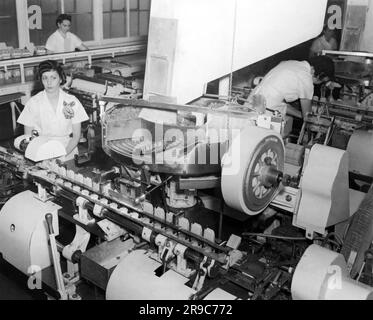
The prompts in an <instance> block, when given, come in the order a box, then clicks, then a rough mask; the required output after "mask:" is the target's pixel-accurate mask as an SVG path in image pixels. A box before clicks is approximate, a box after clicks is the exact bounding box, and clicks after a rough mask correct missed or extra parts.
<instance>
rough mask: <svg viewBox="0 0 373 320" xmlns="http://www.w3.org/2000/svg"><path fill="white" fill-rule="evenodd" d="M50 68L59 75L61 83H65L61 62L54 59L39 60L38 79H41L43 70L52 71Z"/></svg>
mask: <svg viewBox="0 0 373 320" xmlns="http://www.w3.org/2000/svg"><path fill="white" fill-rule="evenodd" d="M52 70H54V71H56V72H57V73H58V75H59V76H60V79H61V85H63V84H65V83H66V75H65V72H64V71H63V69H62V64H61V63H59V62H57V61H54V60H45V61H42V62H40V64H39V67H38V74H39V79H40V80H41V77H42V75H43V73H44V72H47V71H52Z"/></svg>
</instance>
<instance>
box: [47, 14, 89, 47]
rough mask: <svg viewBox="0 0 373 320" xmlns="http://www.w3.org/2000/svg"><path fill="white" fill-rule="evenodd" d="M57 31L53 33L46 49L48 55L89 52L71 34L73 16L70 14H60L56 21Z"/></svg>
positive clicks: (77, 38) (80, 41)
mask: <svg viewBox="0 0 373 320" xmlns="http://www.w3.org/2000/svg"><path fill="white" fill-rule="evenodd" d="M56 25H57V28H58V29H57V30H56V31H55V32H54V33H52V34H51V35H50V36H49V38H48V39H47V42H46V44H45V47H46V49H47V51H48V53H61V52H71V51H75V50H76V49H78V50H88V47H87V46H85V45H84V43H83V42H82V40H80V39H79V37H77V36H76V35H75V34H73V33H71V32H70V31H69V30H70V27H71V16H70V15H68V14H60V15H59V16H58V17H57V20H56Z"/></svg>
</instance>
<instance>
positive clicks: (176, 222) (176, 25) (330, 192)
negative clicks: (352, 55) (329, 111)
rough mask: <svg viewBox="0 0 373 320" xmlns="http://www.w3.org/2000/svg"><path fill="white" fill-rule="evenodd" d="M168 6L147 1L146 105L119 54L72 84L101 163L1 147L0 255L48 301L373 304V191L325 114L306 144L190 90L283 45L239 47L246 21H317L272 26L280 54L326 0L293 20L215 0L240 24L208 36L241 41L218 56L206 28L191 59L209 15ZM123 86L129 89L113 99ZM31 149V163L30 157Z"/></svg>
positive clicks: (251, 110)
mask: <svg viewBox="0 0 373 320" xmlns="http://www.w3.org/2000/svg"><path fill="white" fill-rule="evenodd" d="M288 2H289V3H292V4H293V5H294V6H298V5H299V1H295V0H294V1H288ZM175 3H176V2H174V1H171V0H170V1H167V5H168V6H173V5H175V6H176V8H175V10H164V8H165V6H164V1H162V3H161V1H156V0H154V1H152V10H151V12H152V14H153V16H152V17H151V20H150V27H149V28H150V29H149V44H148V52H147V58H146V71H145V82H144V97H145V100H143V99H138V98H140V97H139V95H137V94H138V93H139V91H136V90H137V88H138V87H136V86H135V87H136V88H134V87H133V84H134V83H137V82H136V81H135V80H134V79H133V78H132V79H126V78H125V79H123V72H125V71H126V70H127V69H126V68H125V67H124V66H123V64H121V62H120V61H115V62H113V61H111V62H110V63H109V64H105V65H102V64H101V63H100V64H97V65H96V69H97V70H99V71H100V72H102V73H101V74H100V76H99V77H94V78H93V77H91V78H90V77H89V75H88V76H87V75H84V76H82V75H79V76H76V77H75V78H74V77H73V82H72V85H71V86H70V90H71V93H74V94H76V95H77V96H79V97H80V98H81V99H82V101H84V104H85V107H86V109H87V110H88V111H89V110H90V108H91V111H92V112H90V124H92V125H97V127H98V128H99V131H100V132H99V135H95V136H96V137H99V139H96V141H97V140H99V147H100V150H102V151H101V154H100V161H97V159H96V160H95V159H94V157H92V160H93V161H91V162H89V163H88V162H85V166H80V165H79V164H81V163H79V162H77V161H75V162H74V161H70V162H69V161H68V162H65V163H63V162H61V161H60V160H58V158H56V157H57V156H56V155H55V154H54V153H53V152H52V151H53V150H52V148H47V147H45V144H46V143H48V141H46V142H45V143H43V141H42V140H40V139H38V138H34V139H32V141H31V142H30V143H29V144H28V146H27V148H26V150H25V152H24V153H23V152H21V151H20V150H17V149H14V148H10V147H9V148H4V147H1V148H0V168H1V170H2V172H7V176H4V177H11V179H7V180H6V181H7V185H8V186H9V187H8V189H7V190H10V191H11V193H7V194H5V196H6V197H7V198H6V200H7V201H4V203H5V204H4V205H3V206H2V209H1V211H0V253H1V255H2V258H3V259H4V260H6V261H7V262H8V263H10V264H11V265H12V266H14V267H15V268H17V269H18V270H20V271H21V272H22V273H23V274H25V275H26V276H27V277H29V281H28V284H29V287H30V288H31V289H34V288H38V289H41V290H42V291H43V292H45V293H46V294H47V295H48V297H52V298H56V299H71V300H78V299H90V298H92V295H91V296H89V294H87V292H94V293H95V295H94V298H96V299H104V298H106V299H125V300H131V299H140V300H150V299H153V300H154V299H156V300H162V299H164V300H174V299H178V300H202V299H205V300H209V299H215V300H233V299H240V300H271V299H277V300H288V299H372V298H373V286H372V278H373V276H372V254H371V243H372V240H373V238H371V235H370V233H369V230H371V229H370V228H369V227H370V226H371V225H370V223H371V222H372V221H373V219H372V218H371V211H372V210H371V197H372V189H370V190H369V191H368V193H367V194H365V193H362V192H358V191H355V190H351V189H350V188H349V154H348V152H347V151H345V150H343V149H339V148H334V147H332V146H330V144H329V143H328V142H330V140H331V138H330V137H331V136H332V133H333V131H332V129H330V130H329V128H333V125H334V124H335V123H338V122H336V119H334V118H333V117H332V116H330V115H329V116H328V115H326V116H325V115H323V116H322V115H321V114H320V115H319V114H317V113H315V114H313V115H310V119H309V124H310V126H309V127H308V128H307V129H309V130H308V131H309V132H310V133H312V134H316V137H315V139H313V141H312V142H313V143H311V144H306V145H305V144H303V143H301V142H302V141H303V138H302V139H300V143H294V142H292V141H289V139H287V134H286V132H287V127H286V123H287V121H286V119H285V118H284V115H283V114H278V113H272V112H262V110H258V109H257V108H256V107H255V106H250V105H249V106H247V105H245V106H242V105H239V104H237V103H235V101H232V100H231V99H211V98H206V97H201V96H202V91H203V88H202V86H201V83H204V84H205V83H207V82H208V81H211V80H213V79H215V78H219V77H224V76H226V74H227V73H228V72H230V71H234V70H233V69H235V70H236V69H238V68H240V67H242V65H243V64H244V62H245V60H244V59H247V57H248V56H250V57H251V60H250V61H246V62H247V63H248V64H250V63H253V62H255V61H257V60H259V59H261V58H264V57H267V56H269V55H271V54H274V53H276V52H279V51H281V50H283V49H285V48H284V47H283V45H282V44H279V43H277V42H276V41H273V46H272V47H271V50H273V51H274V52H272V51H271V52H269V51H268V50H267V47H266V48H262V47H261V46H257V45H255V46H253V47H251V46H250V45H251V44H252V43H251V44H250V45H249V46H246V44H247V37H246V36H245V37H244V41H243V39H241V37H240V35H242V34H245V35H246V33H244V32H243V31H245V30H253V28H252V25H246V24H245V23H246V22H247V21H250V23H252V22H253V21H254V22H253V23H255V21H256V20H255V17H256V15H257V12H261V10H264V9H265V10H273V12H272V11H271V12H267V11H266V14H267V15H268V16H273V18H276V17H277V18H278V19H280V20H279V21H281V23H279V24H278V26H277V25H276V24H275V23H274V25H275V26H277V27H279V28H280V27H281V28H285V24H284V23H282V22H283V21H285V20H287V21H292V23H294V26H295V27H297V26H302V25H304V19H306V18H307V19H308V18H309V19H313V20H312V21H318V22H320V28H318V27H317V28H314V30H310V31H309V30H306V31H305V32H308V31H309V33H307V34H304V35H302V37H300V38H299V37H298V38H295V36H291V35H293V33H291V32H287V29H286V28H285V29H284V30H282V31H283V37H282V38H283V39H282V40H284V41H283V42H282V43H285V44H284V46H288V47H289V46H291V45H295V44H297V43H299V42H300V41H304V40H305V39H306V38H307V39H308V38H311V37H312V36H316V35H317V34H318V32H320V31H321V26H322V19H323V17H324V16H323V14H324V12H325V7H326V1H323V0H320V1H314V0H312V1H308V0H305V1H303V2H302V6H301V7H297V8H298V10H295V11H297V16H294V17H290V16H287V15H291V13H289V12H288V11H289V10H286V12H283V11H281V13H283V14H279V10H283V5H282V4H279V2H278V1H277V0H274V1H271V6H268V3H266V4H265V5H263V6H264V7H261V6H262V4H259V2H258V4H257V6H255V7H252V6H253V5H252V2H248V1H241V0H237V1H235V6H232V5H231V2H230V1H225V0H219V5H216V6H214V9H212V10H211V18H212V20H211V21H212V22H216V21H219V19H216V17H220V15H219V14H221V12H220V10H221V11H223V12H224V14H225V17H226V20H227V23H226V24H225V25H224V30H225V29H227V28H228V27H227V26H230V24H229V23H228V22H229V21H231V22H234V23H235V24H236V25H235V26H233V23H232V28H233V29H234V30H235V32H232V33H229V32H227V33H222V37H221V39H220V38H219V39H218V40H219V41H218V40H217V41H216V42H214V45H217V44H218V43H220V40H221V42H222V43H224V45H226V43H232V41H236V40H237V42H236V43H235V46H234V47H235V48H238V49H240V50H237V52H238V53H237V52H233V53H232V52H231V50H225V49H226V47H223V49H222V50H221V56H219V59H216V60H215V57H216V56H217V55H212V54H211V52H210V50H211V49H214V48H213V47H212V45H211V42H209V41H206V39H208V37H207V36H206V34H204V33H196V35H195V37H193V43H195V41H197V42H198V40H199V37H201V39H203V41H201V46H202V47H201V48H202V49H201V48H198V50H197V51H198V54H196V52H195V51H194V50H193V49H195V46H194V45H193V46H190V43H188V41H190V40H191V37H187V36H183V32H190V28H184V26H185V25H188V22H190V18H191V17H193V19H194V20H193V22H194V23H193V27H198V25H199V24H202V23H203V25H206V20H205V19H206V15H201V18H199V17H195V14H194V13H195V9H196V8H193V10H192V11H189V10H188V8H190V7H189V6H188V5H187V0H180V1H178V2H177V4H175ZM201 3H202V4H201ZM203 3H205V1H201V2H198V5H197V3H196V4H195V5H196V6H200V5H201V6H203ZM214 3H215V2H214ZM180 4H181V5H182V6H181V8H182V10H180V7H178V5H180ZM183 4H184V6H183ZM272 5H273V8H272ZM303 6H304V7H303ZM199 8H201V10H202V9H204V7H199ZM209 8H210V9H211V7H209ZM269 8H270V9H269ZM244 9H245V10H244ZM248 9H250V10H248ZM190 13H193V14H190ZM248 13H249V14H250V15H251V16H250V19H247V18H248V17H247V16H246V15H247V14H248ZM157 14H158V15H157ZM167 14H170V15H171V17H168V16H167ZM228 14H232V15H231V16H228ZM172 15H175V16H172ZM258 16H259V15H258ZM233 18H234V19H233ZM190 25H191V24H190V23H189V26H190ZM219 26H220V25H216V27H217V28H218V30H220V29H219V28H220V27H219ZM228 29H229V28H228ZM299 29H304V28H299ZM310 29H312V28H311V27H310ZM211 30H214V31H215V29H214V28H211ZM255 30H264V31H263V32H266V31H267V30H269V28H259V27H258V28H256V29H255ZM159 33H161V34H162V37H161V36H160V34H159ZM165 33H168V35H169V36H166V35H165ZM232 34H233V35H236V36H233V39H232V38H231V36H232ZM178 37H179V38H178ZM227 37H228V39H227ZM161 38H162V39H163V38H164V39H166V40H164V41H165V42H166V43H165V44H163V43H162V42H160V41H159V39H161ZM279 38H281V37H279ZM251 41H252V42H254V43H255V41H257V38H255V37H254V36H253V37H252V39H251ZM254 47H255V48H254ZM228 49H230V48H228ZM254 49H255V50H254ZM266 50H267V51H266ZM248 52H250V53H251V55H249V54H247V53H248ZM206 57H207V58H206ZM227 57H229V58H227ZM205 58H206V59H205ZM233 58H236V59H233ZM183 59H184V60H183ZM182 60H183V61H184V62H185V63H186V65H183V64H182V63H180V62H181V61H182ZM232 60H233V63H232ZM222 61H228V62H227V63H222ZM229 62H230V63H229ZM189 63H190V65H189ZM202 64H203V66H204V68H203V72H202V70H201V72H199V73H198V74H197V75H196V77H195V79H193V80H194V81H185V77H186V75H188V73H189V72H194V73H195V70H196V69H195V68H192V66H193V65H197V66H199V68H200V67H201V65H202ZM119 65H120V66H121V69H120V70H119V69H117V68H119ZM110 68H112V69H110ZM186 68H187V69H188V70H186ZM109 69H110V70H111V71H110V73H106V72H105V71H106V70H109ZM115 70H118V72H116V71H115ZM113 71H114V72H113ZM116 73H117V74H116ZM117 77H121V78H117ZM223 82H224V81H223ZM127 85H128V86H132V90H135V91H136V92H135V91H131V92H127V93H128V94H127V96H126V94H121V93H123V91H126V90H124V88H127V90H129V87H127ZM118 88H119V89H118ZM117 89H118V90H117ZM129 91H130V90H129ZM118 93H119V94H118ZM128 95H132V96H131V97H130V98H129V97H128ZM191 101H192V102H191ZM187 102H188V103H187ZM318 125H321V126H323V130H322V131H321V130H320V132H317V131H318V129H317V126H318ZM306 131H307V130H306V128H305V129H304V135H306V133H307V132H306ZM318 133H320V135H319V136H317V134H318ZM316 138H317V139H316ZM30 146H33V148H34V147H35V150H32V151H36V154H41V152H40V153H38V152H37V151H40V150H42V151H43V152H42V157H41V155H40V158H37V159H36V158H33V157H31V156H30V154H34V153H35V152H31V149H30V150H29V151H28V148H30ZM95 151H96V153H97V150H95ZM48 152H50V154H49V156H48ZM35 160H37V161H35ZM4 181H5V180H4ZM16 187H17V189H16ZM20 187H21V189H20ZM25 203H27V214H25V205H24V204H25ZM355 213H356V214H355ZM351 217H353V218H351ZM361 226H364V227H361ZM365 226H367V227H366V228H365ZM356 235H357V236H356ZM372 237H373V235H372ZM87 289H88V290H87Z"/></svg>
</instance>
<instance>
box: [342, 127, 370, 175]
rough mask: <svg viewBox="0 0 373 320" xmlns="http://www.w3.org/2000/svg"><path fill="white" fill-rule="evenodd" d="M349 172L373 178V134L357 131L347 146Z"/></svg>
mask: <svg viewBox="0 0 373 320" xmlns="http://www.w3.org/2000/svg"><path fill="white" fill-rule="evenodd" d="M347 152H348V155H349V158H350V166H349V170H350V171H352V172H355V173H358V174H362V175H366V176H369V177H373V132H371V131H365V130H356V131H355V132H354V133H353V135H352V136H351V138H350V141H349V143H348V145H347Z"/></svg>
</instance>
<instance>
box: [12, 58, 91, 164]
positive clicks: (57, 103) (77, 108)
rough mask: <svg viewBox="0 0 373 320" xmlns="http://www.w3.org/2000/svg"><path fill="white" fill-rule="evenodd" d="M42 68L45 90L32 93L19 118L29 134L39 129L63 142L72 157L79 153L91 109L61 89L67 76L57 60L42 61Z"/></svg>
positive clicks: (68, 156)
mask: <svg viewBox="0 0 373 320" xmlns="http://www.w3.org/2000/svg"><path fill="white" fill-rule="evenodd" d="M38 71H39V78H40V80H41V82H42V83H43V86H44V90H43V91H41V92H39V93H38V94H36V95H35V96H33V97H31V99H30V100H29V101H28V102H27V103H26V105H25V108H24V109H23V111H22V113H21V115H20V116H19V118H18V120H17V122H18V123H20V124H23V125H24V129H25V134H26V135H31V134H32V131H33V130H36V131H37V132H38V134H39V136H46V137H48V138H51V139H54V140H58V141H60V142H62V144H63V145H64V146H65V148H66V156H65V161H67V160H71V159H73V158H74V155H75V154H77V153H78V148H77V145H78V142H79V139H80V134H81V123H82V122H84V121H86V120H88V116H87V113H86V112H85V110H84V108H83V106H82V104H81V103H80V102H79V100H78V99H77V98H76V97H74V96H73V95H70V94H68V93H66V92H64V91H63V90H62V89H61V87H60V86H61V85H63V84H64V83H65V82H66V76H65V73H64V71H63V69H62V67H61V65H60V64H59V63H58V62H57V61H53V60H46V61H43V62H41V63H40V64H39V70H38Z"/></svg>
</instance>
